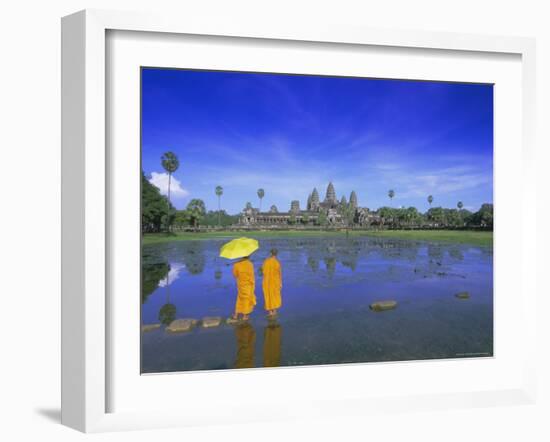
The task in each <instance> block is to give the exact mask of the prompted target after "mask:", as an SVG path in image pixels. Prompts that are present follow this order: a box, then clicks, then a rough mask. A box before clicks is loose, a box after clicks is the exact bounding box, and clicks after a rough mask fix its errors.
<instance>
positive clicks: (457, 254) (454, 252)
mask: <svg viewBox="0 0 550 442" xmlns="http://www.w3.org/2000/svg"><path fill="white" fill-rule="evenodd" d="M449 256H450V257H451V258H453V259H456V260H457V261H464V254H463V253H462V250H460V249H459V248H457V247H453V248H451V249H449Z"/></svg>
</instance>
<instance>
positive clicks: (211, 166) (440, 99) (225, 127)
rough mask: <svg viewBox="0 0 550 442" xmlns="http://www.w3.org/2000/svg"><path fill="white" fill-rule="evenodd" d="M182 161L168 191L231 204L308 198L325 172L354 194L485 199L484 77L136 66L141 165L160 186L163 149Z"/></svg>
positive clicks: (282, 204)
mask: <svg viewBox="0 0 550 442" xmlns="http://www.w3.org/2000/svg"><path fill="white" fill-rule="evenodd" d="M166 151H173V152H174V153H176V154H177V155H178V157H179V160H180V168H179V169H178V171H177V172H176V173H175V174H174V177H173V178H174V179H173V187H172V195H173V203H174V205H175V206H176V207H177V208H184V207H185V206H186V205H187V203H188V202H189V201H190V200H191V199H192V198H200V199H203V200H204V201H205V203H206V206H207V209H209V210H216V209H217V198H216V196H215V193H214V188H215V187H216V185H218V184H219V185H221V186H222V187H223V188H224V194H223V197H222V208H224V209H226V210H227V211H228V212H229V213H238V212H239V211H240V210H241V209H242V208H243V207H244V205H245V203H246V202H247V201H250V202H252V203H253V205H254V206H255V207H257V206H258V205H259V201H258V198H257V196H256V190H257V189H258V188H260V187H261V188H263V189H264V190H265V197H264V199H263V203H262V208H263V209H266V208H269V207H270V206H271V205H272V204H275V205H276V206H277V207H278V209H279V210H281V211H286V210H288V209H289V207H290V201H291V200H293V199H298V200H299V201H300V204H301V206H302V207H305V205H306V200H307V197H308V194H309V192H311V190H312V189H313V187H317V189H318V191H319V194H320V196H321V199H323V198H324V195H325V191H326V187H327V184H328V182H329V181H332V182H333V183H334V186H335V188H336V194H337V197H338V198H340V197H341V196H342V195H345V196H346V198H347V199H348V198H349V194H350V192H351V191H352V190H355V191H356V193H357V195H358V202H359V205H360V206H362V207H369V208H370V209H377V208H378V207H381V206H384V205H390V201H389V198H388V196H387V195H388V190H389V189H393V190H394V191H395V197H394V199H393V202H392V203H391V205H392V206H394V207H400V206H406V207H408V206H416V207H417V208H418V209H419V210H421V211H425V210H427V209H428V208H429V205H428V202H427V201H426V198H427V196H428V195H430V194H431V195H433V196H434V202H433V206H434V207H436V206H443V207H456V203H457V202H458V201H459V200H460V201H463V203H464V207H466V208H468V209H470V210H477V209H478V208H479V207H480V205H481V204H482V203H492V202H493V88H492V86H491V85H476V84H458V83H437V82H421V81H403V80H377V79H364V78H344V77H319V76H296V75H281V74H257V73H241V72H234V73H232V72H206V71H190V70H168V69H143V71H142V165H143V170H144V172H145V174H146V176H148V177H150V179H151V181H152V182H153V183H154V184H156V185H157V186H158V187H159V188H161V191H163V192H165V191H166V183H167V176H166V175H165V174H164V170H163V169H162V167H161V165H160V157H161V156H162V154H163V153H164V152H166Z"/></svg>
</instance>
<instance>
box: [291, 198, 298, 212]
mask: <svg viewBox="0 0 550 442" xmlns="http://www.w3.org/2000/svg"><path fill="white" fill-rule="evenodd" d="M290 211H291V212H292V213H298V212H299V211H300V201H298V200H294V201H292V202H291V203H290Z"/></svg>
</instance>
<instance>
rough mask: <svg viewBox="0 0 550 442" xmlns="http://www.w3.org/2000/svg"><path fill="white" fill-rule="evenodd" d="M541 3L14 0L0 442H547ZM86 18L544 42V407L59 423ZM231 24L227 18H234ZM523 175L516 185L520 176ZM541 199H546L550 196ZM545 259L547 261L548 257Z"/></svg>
mask: <svg viewBox="0 0 550 442" xmlns="http://www.w3.org/2000/svg"><path fill="white" fill-rule="evenodd" d="M547 3H548V2H547V1H544V0H540V1H537V0H523V1H519V0H517V1H503V0H500V1H498V0H462V1H453V2H451V1H446V0H414V1H410V0H393V1H392V0H386V1H384V0H357V1H354V0H338V1H331V2H325V1H322V0H317V1H309V0H301V1H300V0H293V1H292V0H266V1H259V0H219V1H218V0H202V1H201V2H191V1H186V0H174V1H171V0H154V1H144V0H111V1H107V0H87V1H81V0H71V1H69V0H53V1H38V0H19V1H14V0H12V1H10V2H9V3H8V2H4V3H3V4H2V6H0V57H1V66H0V167H1V168H0V189H1V200H0V235H1V236H2V240H1V241H0V261H1V262H0V277H1V282H0V296H1V301H0V326H1V334H0V340H1V341H0V342H1V347H0V352H1V353H0V355H1V356H0V361H1V362H0V407H1V409H0V438H1V439H3V440H7V441H18V440H32V438H37V439H38V438H40V439H48V440H50V439H51V440H57V441H66V440H71V441H72V440H82V439H84V438H85V437H92V438H94V440H121V441H122V440H132V441H140V440H144V441H145V440H147V441H149V440H151V439H158V438H162V439H165V438H178V439H180V440H190V439H191V438H195V439H200V440H203V441H206V440H224V441H225V440H227V441H233V440H252V439H255V440H263V441H275V440H277V441H281V440H300V439H302V438H303V439H310V440H313V439H315V440H335V439H336V440H345V439H349V440H355V439H360V440H369V439H370V440H400V441H402V440H417V439H418V440H434V441H440V440H446V441H464V440H483V439H487V440H488V439H492V440H499V441H501V440H526V441H539V440H540V441H542V440H545V441H546V440H550V429H549V428H548V425H547V421H548V417H549V416H550V382H549V378H550V357H549V355H550V342H549V341H550V326H549V325H548V324H550V321H548V320H545V319H546V318H545V317H546V315H547V314H548V312H549V311H550V309H549V307H550V303H549V302H548V300H547V299H545V297H544V296H550V290H549V287H550V285H549V284H548V283H547V282H546V281H544V280H542V276H543V275H544V272H545V271H546V266H545V265H544V263H543V259H544V258H546V257H545V254H544V253H543V252H544V251H545V250H547V249H548V246H549V242H548V234H547V230H548V229H546V228H545V225H544V224H546V223H545V221H546V220H550V211H549V210H548V205H547V204H545V201H548V193H547V192H548V191H549V190H550V186H549V185H548V184H549V179H548V176H549V173H548V171H547V169H548V167H549V166H550V164H549V159H550V156H549V155H548V150H549V149H550V137H549V135H548V124H550V87H549V85H548V82H549V81H550V26H549V23H550V12H548V11H547V10H546V8H547V7H548V5H547ZM84 8H110V9H122V10H155V11H162V10H166V11H169V12H171V13H174V14H190V13H193V14H199V15H210V14H214V15H220V16H225V15H227V16H229V17H230V16H231V15H235V14H238V15H245V16H247V17H249V18H250V20H254V19H255V18H257V17H263V18H264V19H265V17H270V19H271V20H273V21H274V22H276V21H296V22H303V23H305V24H307V23H308V22H310V21H316V22H337V23H350V24H354V25H366V26H373V27H379V28H380V27H382V28H406V29H424V30H437V31H440V30H443V31H455V32H474V33H483V34H497V35H498V34H509V35H521V36H533V37H536V38H537V40H538V88H539V89H538V91H539V98H538V111H539V115H538V127H539V149H540V156H539V160H538V169H539V170H538V172H539V186H538V192H539V202H540V205H539V218H538V219H539V220H540V222H539V225H538V232H539V238H540V242H541V247H540V249H539V275H540V276H541V278H540V281H539V293H540V294H541V295H542V296H541V305H540V306H539V311H540V321H539V329H540V335H539V348H540V361H539V362H540V363H539V367H540V370H539V372H540V398H539V402H538V404H537V405H535V406H524V407H501V408H491V409H478V410H459V411H451V412H449V411H441V412H429V413H428V412H416V413H410V414H399V415H393V416H392V415H382V414H381V415H379V416H376V417H368V418H365V419H364V420H362V421H361V420H357V419H338V420H334V421H323V422H286V423H281V424H277V425H273V424H256V425H250V426H246V427H244V426H231V427H215V428H208V429H205V428H197V429H187V430H161V431H160V432H150V431H146V432H132V433H117V434H102V435H94V436H85V435H82V434H80V433H77V432H75V431H73V430H69V429H67V428H64V427H62V426H61V425H59V413H60V412H59V407H60V401H59V396H60V395H59V388H60V382H59V368H60V362H59V359H60V343H59V342H60V326H59V324H60V247H59V240H60V59H61V58H60V57H61V53H60V17H61V16H63V15H66V14H69V13H72V12H74V11H77V10H80V9H84ZM229 19H230V18H229ZM513 178H514V177H512V179H513ZM545 192H546V193H545ZM546 261H550V260H548V259H546Z"/></svg>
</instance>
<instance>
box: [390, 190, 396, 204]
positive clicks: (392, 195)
mask: <svg viewBox="0 0 550 442" xmlns="http://www.w3.org/2000/svg"><path fill="white" fill-rule="evenodd" d="M388 196H389V197H390V204H391V201H392V200H393V197H394V196H395V192H394V190H393V189H390V190H389V192H388Z"/></svg>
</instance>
